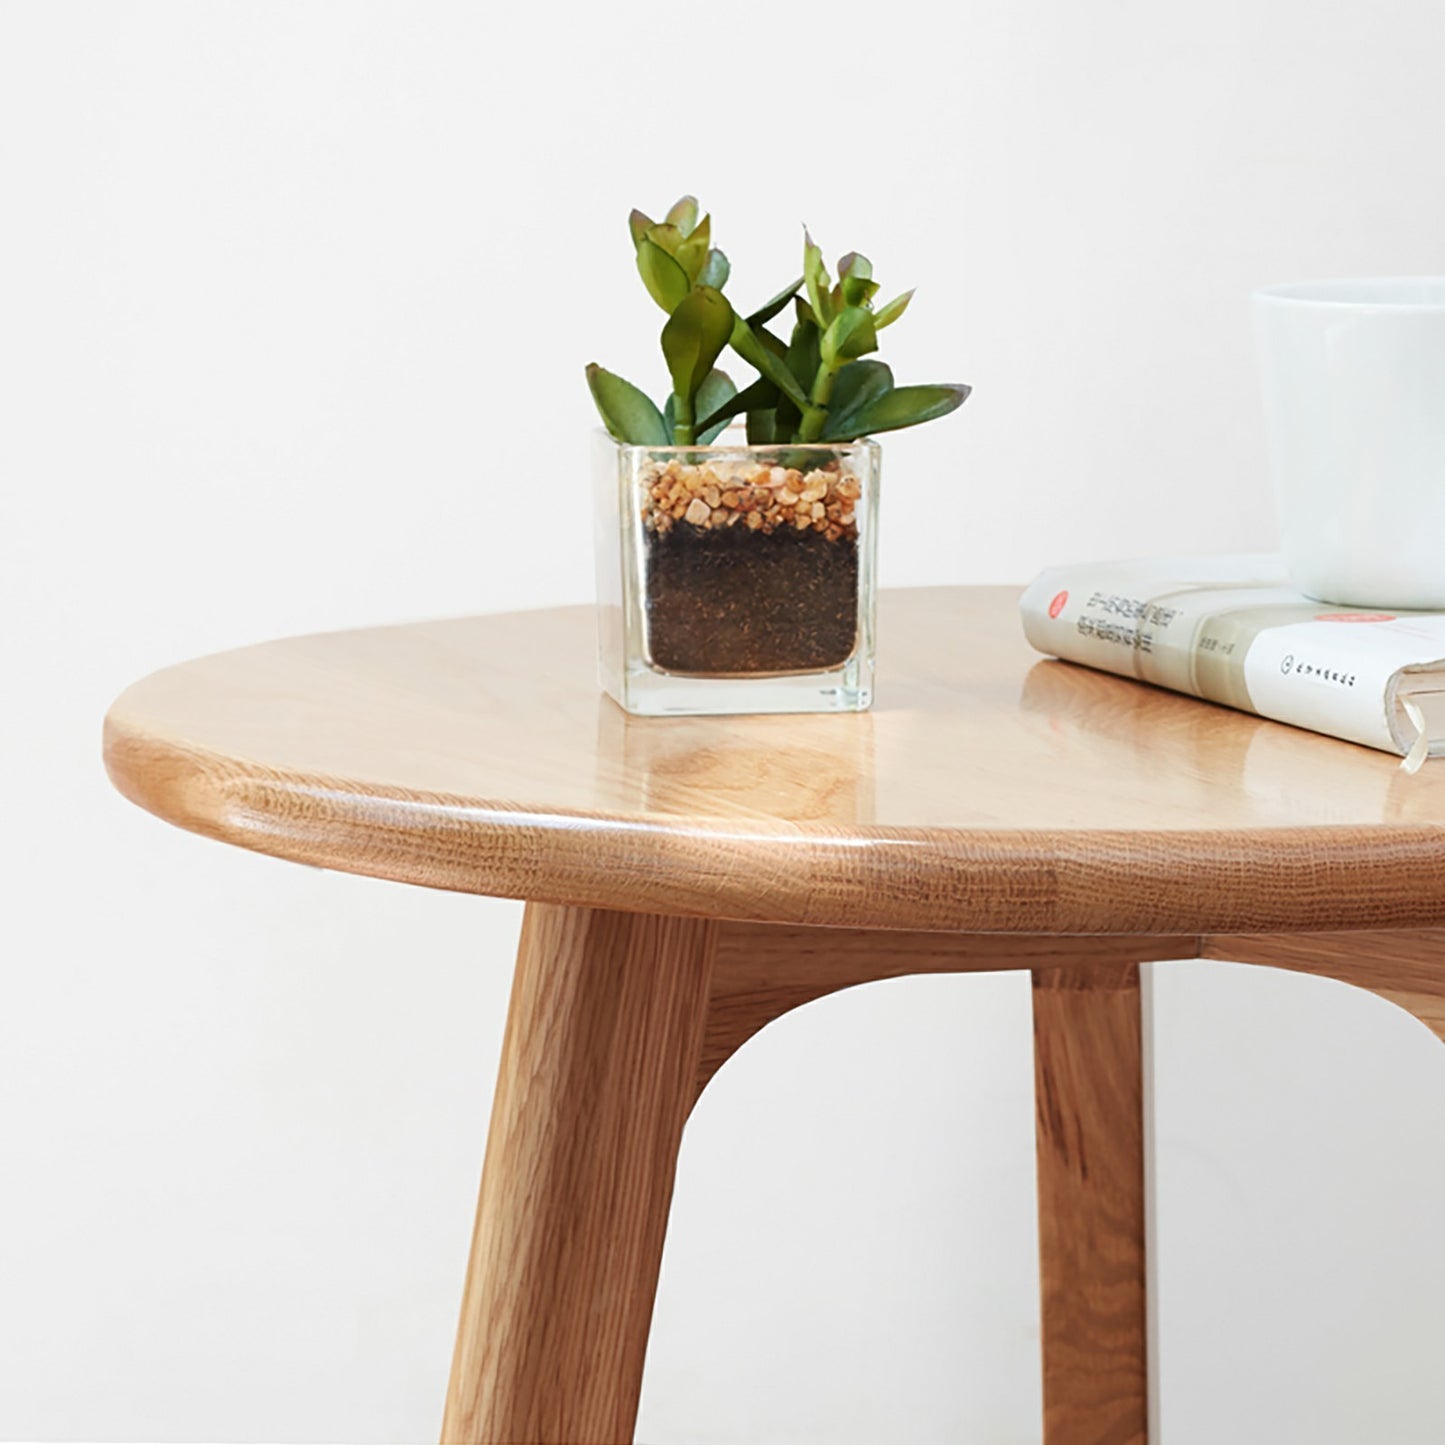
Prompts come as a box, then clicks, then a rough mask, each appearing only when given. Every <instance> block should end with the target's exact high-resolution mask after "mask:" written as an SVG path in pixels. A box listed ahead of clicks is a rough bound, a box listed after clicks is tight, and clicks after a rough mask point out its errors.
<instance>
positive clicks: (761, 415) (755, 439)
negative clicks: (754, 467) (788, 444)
mask: <svg viewBox="0 0 1445 1445" xmlns="http://www.w3.org/2000/svg"><path fill="white" fill-rule="evenodd" d="M784 435H785V433H784V432H782V431H781V429H780V428H779V426H778V421H777V414H776V413H775V412H774V411H772V410H770V409H769V408H767V407H761V408H759V409H758V410H757V411H750V412H749V413H748V442H749V444H750V445H752V446H755V447H765V446H769V445H771V444H772V443H773V442H776V441H779V440H781V439H782V437H783V436H784Z"/></svg>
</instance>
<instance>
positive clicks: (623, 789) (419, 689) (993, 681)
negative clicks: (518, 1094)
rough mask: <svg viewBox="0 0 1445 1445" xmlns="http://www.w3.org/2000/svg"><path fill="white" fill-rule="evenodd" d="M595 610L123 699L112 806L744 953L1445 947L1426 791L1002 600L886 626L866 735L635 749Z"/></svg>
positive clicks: (380, 636)
mask: <svg viewBox="0 0 1445 1445" xmlns="http://www.w3.org/2000/svg"><path fill="white" fill-rule="evenodd" d="M592 633H593V617H592V612H591V609H589V608H570V609H562V610H558V611H549V612H533V613H512V614H501V615H497V616H491V617H476V618H463V619H457V620H453V621H446V622H432V623H423V624H418V625H415V626H407V627H394V628H374V629H370V630H366V631H359V632H347V633H335V634H330V635H325V636H317V637H303V638H293V639H290V640H288V641H283V642H275V643H268V644H265V645H263V646H259V647H253V648H246V649H243V650H241V651H239V652H233V653H227V654H223V655H220V656H216V657H210V658H204V659H201V660H200V661H197V662H192V663H187V664H185V665H183V666H180V667H176V668H171V669H169V670H167V671H165V672H160V673H157V674H155V675H154V676H152V677H150V678H147V679H145V680H144V681H143V682H140V683H137V684H136V685H135V686H134V687H132V688H131V689H129V690H128V691H127V692H126V693H125V694H124V695H123V696H122V697H121V698H120V699H118V700H117V702H116V703H115V705H114V707H113V708H112V709H111V713H110V716H109V718H108V719H107V725H106V759H107V766H108V767H109V769H110V773H111V776H112V778H113V779H114V780H115V782H116V785H117V786H118V787H119V788H120V789H121V791H122V792H124V793H125V794H126V795H127V796H128V797H130V798H132V799H133V800H134V801H136V802H137V803H139V804H140V805H141V806H143V807H146V808H149V809H150V810H151V811H152V812H155V813H157V814H159V815H160V816H161V817H163V818H167V819H169V820H170V821H171V822H174V823H177V824H179V825H180V826H182V827H186V828H190V829H193V830H194V831H196V832H199V833H204V834H207V835H209V836H211V837H215V838H220V839H223V840H225V841H227V842H230V843H235V844H238V845H240V846H243V847H247V848H252V849H256V850H258V851H261V852H266V853H271V854H275V855H277V856H280V857H284V858H291V859H295V860H297V861H301V862H306V863H314V864H319V865H320V866H322V867H327V868H338V869H345V870H347V871H351V872H356V873H364V874H369V875H373V876H378V877H385V878H393V879H398V880H401V881H404V882H410V883H419V884H426V885H429V886H432V887H438V888H450V889H458V890H462V891H468V892H475V893H490V894H497V895H503V896H508V897H517V898H529V899H533V900H540V901H545V902H553V903H570V904H577V905H583V906H593V907H620V908H626V909H642V910H647V911H651V912H659V913H676V914H691V915H707V916H716V917H724V918H734V919H745V920H746V919H751V920H755V921H762V922H774V923H796V924H813V925H820V924H821V925H840V926H854V927H868V928H892V929H930V930H956V931H973V932H1021V933H1040V932H1058V933H1106V932H1125V933H1152V932H1158V933H1176V932H1194V931H1210V932H1230V933H1245V932H1251V933H1252V932H1267V931H1268V932H1272V931H1278V930H1291V931H1307V930H1313V929H1327V928H1337V927H1351V928H1376V929H1384V928H1402V927H1416V926H1419V927H1428V926H1442V925H1445V765H1435V764H1431V765H1430V766H1428V767H1426V768H1425V769H1424V771H1423V772H1421V773H1420V774H1418V775H1417V776H1415V777H1406V776H1405V775H1404V774H1402V773H1401V772H1400V771H1399V769H1398V767H1397V765H1396V760H1394V759H1392V758H1390V757H1387V756H1385V755H1383V754H1379V753H1374V752H1371V751H1370V750H1368V749H1365V748H1359V747H1355V746H1352V745H1350V744H1347V743H1340V742H1336V741H1334V740H1331V739H1328V738H1321V737H1316V736H1314V735H1312V734H1309V733H1305V732H1301V731H1298V730H1296V729H1291V728H1286V727H1283V726H1280V725H1278V724H1275V723H1269V722H1265V721H1263V720H1261V719H1258V718H1252V717H1247V716H1244V715H1242V714H1238V713H1233V712H1229V711H1226V710H1224V709H1221V708H1216V707H1211V706H1209V705H1208V704H1204V703H1199V702H1196V701H1194V700H1192V699H1188V698H1182V697H1176V696H1174V695H1172V694H1170V693H1166V692H1161V691H1158V690H1155V689H1151V688H1148V687H1145V686H1142V685H1139V684H1134V683H1130V682H1128V681H1125V680H1123V679H1119V678H1112V677H1104V676H1101V675H1099V674H1094V673H1090V672H1088V671H1086V670H1085V669H1081V668H1074V667H1070V666H1068V665H1067V664H1064V663H1057V662H1047V661H1040V660H1038V658H1037V657H1036V655H1035V654H1034V653H1033V652H1032V651H1031V650H1030V649H1029V648H1028V646H1027V644H1026V643H1025V642H1024V640H1023V637H1022V634H1021V632H1020V629H1019V625H1018V620H1017V616H1016V592H1015V590H1014V589H1008V588H951V589H942V588H940V589H923V590H916V591H907V592H897V593H885V594H884V595H883V597H882V599H881V601H880V612H879V657H880V659H881V662H880V671H879V680H878V688H877V699H878V700H877V703H876V705H875V708H874V711H873V712H871V713H866V714H861V715H854V716H831V717H744V718H676V719H673V718H629V717H627V716H626V715H625V714H623V713H622V712H621V711H619V710H618V709H617V708H616V707H615V706H614V705H613V704H612V703H611V702H610V701H608V700H607V699H605V698H603V697H601V695H600V694H599V693H598V691H597V688H596V684H595V682H594V666H593V658H592V650H593V638H592Z"/></svg>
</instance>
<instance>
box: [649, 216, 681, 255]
mask: <svg viewBox="0 0 1445 1445" xmlns="http://www.w3.org/2000/svg"><path fill="white" fill-rule="evenodd" d="M647 239H648V240H649V241H651V242H652V244H653V245H654V246H660V247H661V248H662V249H663V250H664V251H666V252H667V254H668V255H669V256H676V255H677V248H678V247H679V246H680V245H682V232H681V231H679V230H678V229H677V227H676V226H670V225H668V223H667V222H666V221H661V222H659V223H658V224H657V225H655V226H649V227H648V228H647Z"/></svg>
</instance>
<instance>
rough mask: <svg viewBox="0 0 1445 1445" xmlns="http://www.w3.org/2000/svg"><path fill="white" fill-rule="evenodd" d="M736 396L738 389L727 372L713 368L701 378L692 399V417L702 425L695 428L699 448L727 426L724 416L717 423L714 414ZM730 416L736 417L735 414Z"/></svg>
mask: <svg viewBox="0 0 1445 1445" xmlns="http://www.w3.org/2000/svg"><path fill="white" fill-rule="evenodd" d="M737 394H738V389H737V387H736V386H734V385H733V379H732V377H730V376H729V375H728V374H727V372H725V371H719V370H718V369H717V368H716V367H714V368H713V369H712V370H711V371H710V372H708V374H707V375H706V376H705V377H703V379H702V385H701V386H699V387H698V389H697V395H696V396H695V397H694V398H693V415H694V416H700V417H701V418H702V425H700V426H699V427H698V428H697V440H698V445H699V446H706V445H707V444H708V443H709V442H710V441H712V439H713V438H714V437H715V436H717V434H718V433H719V432H720V431H721V430H722V429H723V428H724V427H725V426H726V425H727V424H728V421H729V418H728V417H726V416H724V417H723V419H722V420H721V421H718V420H717V418H716V416H715V413H716V412H718V411H720V410H722V409H723V408H725V407H727V406H728V404H729V403H730V402H732V401H734V400H735V399H736V397H737ZM732 415H733V416H736V415H737V412H733V413H732Z"/></svg>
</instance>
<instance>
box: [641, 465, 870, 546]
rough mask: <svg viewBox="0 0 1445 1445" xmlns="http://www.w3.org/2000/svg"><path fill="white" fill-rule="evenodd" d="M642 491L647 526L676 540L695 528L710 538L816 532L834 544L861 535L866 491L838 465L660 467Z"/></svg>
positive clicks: (651, 471) (650, 469)
mask: <svg viewBox="0 0 1445 1445" xmlns="http://www.w3.org/2000/svg"><path fill="white" fill-rule="evenodd" d="M642 486H643V492H644V500H643V504H642V520H643V525H644V526H646V528H647V530H648V531H649V532H659V533H666V532H670V531H671V530H672V529H673V527H675V526H676V525H677V524H678V523H679V522H688V523H691V524H692V525H693V526H694V527H698V528H700V529H703V530H709V529H711V530H718V529H721V528H724V527H736V526H743V527H746V528H748V530H749V531H752V532H764V533H766V532H775V531H776V530H777V529H778V528H779V527H796V528H797V529H798V531H800V532H803V531H807V530H808V529H809V528H811V529H812V530H813V531H815V532H821V533H823V535H824V536H825V537H827V538H828V540H829V541H830V542H836V541H837V540H838V539H839V538H840V537H856V536H857V535H858V523H857V519H856V508H857V505H858V498H859V497H860V496H861V495H862V494H863V484H862V483H861V482H860V481H859V480H858V478H857V477H855V476H854V475H853V474H852V473H851V472H845V471H842V470H841V469H840V468H839V466H838V463H837V462H829V463H828V464H827V465H826V466H822V467H817V468H815V469H814V470H813V471H811V472H800V471H798V470H797V469H796V468H794V467H771V466H767V465H758V464H756V463H752V462H704V463H702V464H701V465H700V466H691V465H687V464H685V463H683V462H677V461H672V462H668V463H667V465H666V466H664V465H663V464H662V463H661V462H654V463H652V464H651V465H650V466H649V467H648V468H647V470H646V471H645V472H644V473H643V474H642Z"/></svg>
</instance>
